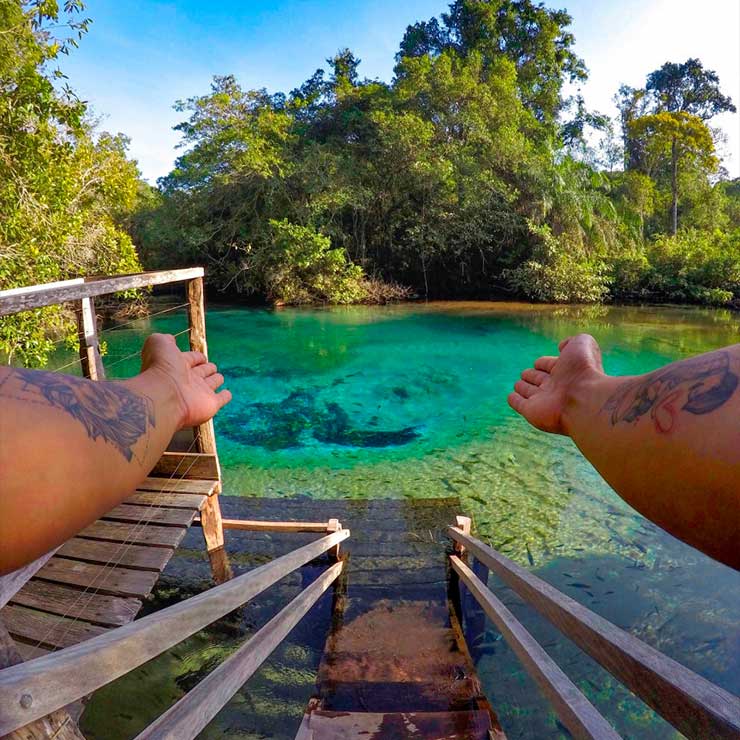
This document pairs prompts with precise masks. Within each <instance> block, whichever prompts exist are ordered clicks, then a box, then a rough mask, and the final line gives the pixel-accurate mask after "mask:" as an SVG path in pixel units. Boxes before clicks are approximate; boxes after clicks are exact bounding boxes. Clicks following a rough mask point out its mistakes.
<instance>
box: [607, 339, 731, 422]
mask: <svg viewBox="0 0 740 740" xmlns="http://www.w3.org/2000/svg"><path fill="white" fill-rule="evenodd" d="M737 386H738V376H737V375H736V374H735V373H734V372H733V371H732V369H731V367H730V355H729V353H727V352H724V351H719V352H713V353H712V354H709V355H704V356H702V357H696V358H693V359H690V360H685V361H684V362H679V363H676V364H675V365H670V366H669V367H667V368H665V369H663V370H656V371H655V372H654V373H650V375H648V376H647V377H646V378H642V379H640V380H634V381H627V382H626V383H624V384H623V385H621V386H620V387H619V389H618V390H617V391H616V393H614V395H612V396H611V398H609V400H608V401H607V402H606V404H604V407H603V409H602V411H608V412H611V423H612V426H614V425H616V424H617V423H619V422H621V421H624V422H628V423H629V422H637V421H639V420H640V419H641V418H642V417H643V416H644V415H645V414H648V413H649V414H650V418H651V419H652V420H653V423H654V424H655V428H656V429H657V431H659V432H664V433H667V432H670V431H671V429H672V428H673V425H674V423H675V420H676V416H677V415H678V412H679V411H688V413H690V414H694V415H697V416H698V415H701V414H709V413H711V412H712V411H715V410H716V409H718V408H719V407H720V406H722V405H723V404H724V403H725V402H726V401H727V400H728V399H729V398H730V397H731V396H732V394H733V393H734V392H735V390H736V389H737Z"/></svg>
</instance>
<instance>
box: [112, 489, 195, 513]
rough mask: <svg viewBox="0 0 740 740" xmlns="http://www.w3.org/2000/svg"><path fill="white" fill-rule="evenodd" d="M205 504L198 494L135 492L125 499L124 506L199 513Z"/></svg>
mask: <svg viewBox="0 0 740 740" xmlns="http://www.w3.org/2000/svg"><path fill="white" fill-rule="evenodd" d="M205 502H206V496H203V495H202V494H200V493H159V492H157V491H137V492H136V493H135V494H134V495H133V496H130V497H129V498H127V499H126V500H125V501H124V502H123V503H124V504H133V505H134V506H161V507H163V508H167V509H195V510H196V511H199V510H200V509H202V508H203V505H204V504H205Z"/></svg>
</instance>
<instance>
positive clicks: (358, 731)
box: [296, 710, 503, 740]
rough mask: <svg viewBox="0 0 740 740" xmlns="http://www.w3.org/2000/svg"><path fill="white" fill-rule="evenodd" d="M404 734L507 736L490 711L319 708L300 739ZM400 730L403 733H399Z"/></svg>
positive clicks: (370, 739)
mask: <svg viewBox="0 0 740 740" xmlns="http://www.w3.org/2000/svg"><path fill="white" fill-rule="evenodd" d="M389 728H398V729H396V730H395V732H394V730H390V733H393V737H398V738H400V737H401V734H400V733H401V732H403V730H401V729H400V728H404V730H405V732H406V733H408V735H407V736H408V737H414V738H419V739H421V738H433V739H434V740H442V738H444V740H452V738H465V740H494V739H496V740H497V739H498V738H503V734H502V733H498V732H497V731H496V730H495V728H494V727H493V726H492V724H491V718H490V716H489V714H488V712H485V711H481V710H472V711H468V712H393V713H382V712H330V711H325V710H316V711H313V712H311V713H310V714H306V715H305V716H304V718H303V722H302V723H301V727H300V729H299V732H298V734H297V735H296V740H314V739H315V740H347V738H365V739H366V740H380V738H383V737H388V736H389V734H390V733H389ZM396 733H399V734H396Z"/></svg>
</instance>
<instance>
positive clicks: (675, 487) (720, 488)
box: [509, 334, 740, 569]
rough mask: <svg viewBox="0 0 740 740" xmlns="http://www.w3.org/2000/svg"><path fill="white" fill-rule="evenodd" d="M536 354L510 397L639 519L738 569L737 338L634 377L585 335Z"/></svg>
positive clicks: (516, 407) (739, 396)
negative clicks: (549, 353)
mask: <svg viewBox="0 0 740 740" xmlns="http://www.w3.org/2000/svg"><path fill="white" fill-rule="evenodd" d="M559 349H560V356H559V357H540V358H539V359H538V360H537V361H536V362H535V364H534V368H530V369H528V370H525V371H524V372H523V373H522V377H521V380H519V381H517V383H516V385H515V386H514V392H513V393H512V394H510V396H509V404H510V405H511V406H512V408H513V409H514V410H515V411H517V412H518V413H520V414H521V415H522V416H524V418H525V419H527V420H528V421H529V422H530V423H531V424H533V425H534V426H535V427H537V428H538V429H542V430H543V431H546V432H555V433H558V434H565V435H567V436H569V437H571V438H572V439H573V441H574V442H575V443H576V444H577V445H578V447H579V448H580V450H581V451H582V452H583V454H584V455H585V456H586V457H587V458H588V459H589V460H590V462H591V463H592V464H593V465H594V467H596V469H597V470H598V471H599V472H600V473H601V474H602V475H603V476H604V478H605V479H606V480H607V482H608V483H609V484H610V485H611V486H612V487H613V488H614V490H615V491H616V492H617V493H618V494H619V495H620V496H621V497H622V498H623V499H625V501H627V502H628V503H629V504H631V505H632V506H634V508H635V509H637V510H638V511H640V512H641V513H642V514H644V515H645V516H646V517H648V518H649V519H651V520H652V521H654V522H655V523H656V524H658V525H660V526H661V527H663V528H664V529H666V530H667V531H668V532H670V533H671V534H673V535H675V536H676V537H679V538H680V539H682V540H684V541H685V542H688V543H689V544H690V545H693V546H694V547H696V548H698V549H700V550H702V551H703V552H705V553H707V554H708V555H710V556H711V557H713V558H716V559H717V560H720V561H722V562H724V563H726V564H728V565H731V566H732V567H734V568H738V569H740V389H738V384H739V383H740V345H734V346H732V347H726V348H724V349H720V350H718V351H716V352H710V353H708V354H705V355H699V356H698V357H693V358H691V359H688V360H683V361H681V362H674V363H673V364H671V365H667V366H666V367H664V368H661V369H660V370H656V371H655V372H652V373H648V374H647V375H640V376H635V377H610V376H608V375H606V374H605V373H604V370H603V366H602V363H601V351H600V350H599V346H598V344H597V343H596V341H595V340H594V339H593V337H591V336H589V335H588V334H580V335H578V336H576V337H571V338H570V339H566V340H564V341H563V342H562V343H561V344H560V348H559Z"/></svg>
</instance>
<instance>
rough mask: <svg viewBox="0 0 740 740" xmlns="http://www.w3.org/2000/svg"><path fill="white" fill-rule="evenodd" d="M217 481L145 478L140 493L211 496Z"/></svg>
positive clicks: (140, 484)
mask: <svg viewBox="0 0 740 740" xmlns="http://www.w3.org/2000/svg"><path fill="white" fill-rule="evenodd" d="M217 486H218V481H215V480H186V479H184V478H145V479H144V481H143V483H139V485H138V486H137V490H139V491H164V492H166V493H200V494H202V495H204V496H210V495H211V494H213V493H214V492H215V490H216V487H217Z"/></svg>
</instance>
